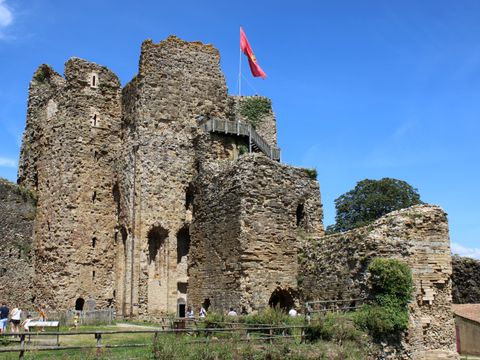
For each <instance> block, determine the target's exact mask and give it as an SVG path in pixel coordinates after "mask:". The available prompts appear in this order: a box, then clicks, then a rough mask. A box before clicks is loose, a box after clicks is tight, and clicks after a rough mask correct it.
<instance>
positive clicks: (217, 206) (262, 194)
mask: <svg viewBox="0 0 480 360" xmlns="http://www.w3.org/2000/svg"><path fill="white" fill-rule="evenodd" d="M210 170H213V171H212V172H211V173H207V172H206V171H205V173H202V174H201V176H200V177H199V179H198V183H197V184H196V187H197V189H198V193H197V195H196V198H195V214H194V222H193V224H192V228H191V230H192V250H191V253H190V258H189V262H190V270H189V271H190V287H189V303H190V304H191V305H193V306H194V307H198V306H200V304H201V303H202V302H203V301H204V300H205V299H209V300H210V302H211V304H212V306H213V307H214V308H215V309H217V310H219V311H223V310H226V309H228V308H229V307H230V306H234V307H235V308H237V309H239V310H240V309H243V310H245V311H247V312H250V311H254V310H258V309H261V308H263V307H265V306H268V304H269V300H270V298H271V296H272V294H273V292H274V291H275V290H285V291H291V292H292V293H293V294H294V293H295V292H296V290H297V271H298V264H297V249H298V240H297V237H298V234H299V233H305V232H307V233H308V232H313V233H323V225H322V207H321V204H320V192H319V187H318V183H317V182H316V181H315V180H313V179H310V178H309V177H308V175H307V174H306V173H305V172H304V171H303V170H302V169H297V168H293V167H290V166H286V165H281V164H279V163H277V162H275V161H272V160H270V159H268V158H266V157H265V156H263V155H257V154H248V155H243V156H240V158H239V159H238V160H237V161H234V162H232V163H230V164H229V165H228V164H225V167H224V168H218V169H217V171H215V169H214V168H210Z"/></svg>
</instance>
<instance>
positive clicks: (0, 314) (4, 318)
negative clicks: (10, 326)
mask: <svg viewBox="0 0 480 360" xmlns="http://www.w3.org/2000/svg"><path fill="white" fill-rule="evenodd" d="M9 312H10V309H9V308H8V306H7V304H6V303H2V306H1V307H0V333H2V332H5V331H6V330H7V322H8V314H9Z"/></svg>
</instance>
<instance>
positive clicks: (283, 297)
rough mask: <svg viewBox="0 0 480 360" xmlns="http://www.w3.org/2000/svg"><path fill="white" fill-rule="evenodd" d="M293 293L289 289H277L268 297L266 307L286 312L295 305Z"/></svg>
mask: <svg viewBox="0 0 480 360" xmlns="http://www.w3.org/2000/svg"><path fill="white" fill-rule="evenodd" d="M294 298H295V291H293V290H292V289H290V288H287V289H281V288H277V289H275V291H274V292H273V293H272V295H271V296H270V300H268V305H269V306H270V307H272V308H279V309H282V310H284V311H288V310H289V309H291V308H292V307H294V305H295V301H294Z"/></svg>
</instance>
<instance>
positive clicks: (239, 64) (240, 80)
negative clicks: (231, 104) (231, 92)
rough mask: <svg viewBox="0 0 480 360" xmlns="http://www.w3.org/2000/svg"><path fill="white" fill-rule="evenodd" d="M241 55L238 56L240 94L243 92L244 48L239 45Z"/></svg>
mask: <svg viewBox="0 0 480 360" xmlns="http://www.w3.org/2000/svg"><path fill="white" fill-rule="evenodd" d="M238 51H239V57H238V96H241V94H242V48H241V47H240V46H239V49H238Z"/></svg>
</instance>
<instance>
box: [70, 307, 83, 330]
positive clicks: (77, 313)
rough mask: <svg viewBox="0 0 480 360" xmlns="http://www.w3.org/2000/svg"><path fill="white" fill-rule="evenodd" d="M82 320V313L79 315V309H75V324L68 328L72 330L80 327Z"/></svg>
mask: <svg viewBox="0 0 480 360" xmlns="http://www.w3.org/2000/svg"><path fill="white" fill-rule="evenodd" d="M79 321H80V315H79V312H78V311H75V315H74V316H73V326H72V327H70V328H68V330H72V329H75V330H77V329H78V323H79Z"/></svg>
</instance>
